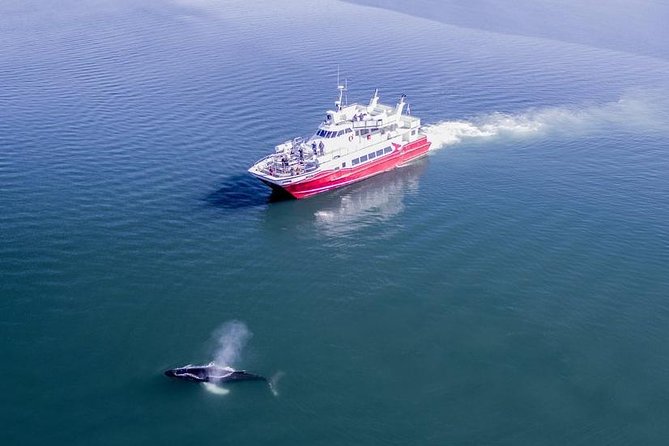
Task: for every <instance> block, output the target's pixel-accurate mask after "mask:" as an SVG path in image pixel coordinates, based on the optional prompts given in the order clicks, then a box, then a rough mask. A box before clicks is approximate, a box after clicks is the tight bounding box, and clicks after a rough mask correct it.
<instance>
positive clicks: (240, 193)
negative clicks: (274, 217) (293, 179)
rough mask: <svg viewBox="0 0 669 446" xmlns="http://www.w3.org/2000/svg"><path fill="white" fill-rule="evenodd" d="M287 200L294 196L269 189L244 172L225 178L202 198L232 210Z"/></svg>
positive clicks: (209, 202) (213, 205)
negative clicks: (217, 186)
mask: <svg viewBox="0 0 669 446" xmlns="http://www.w3.org/2000/svg"><path fill="white" fill-rule="evenodd" d="M288 200H294V198H293V197H291V196H290V194H288V193H286V192H281V191H270V190H269V189H268V188H267V186H265V185H264V184H262V183H261V182H260V181H258V180H257V179H255V178H253V177H252V176H250V175H248V174H246V173H244V174H239V175H235V176H232V177H228V178H226V179H225V180H223V182H222V183H221V184H220V186H219V188H218V189H217V190H215V191H214V192H211V193H210V194H209V195H207V196H206V197H205V198H204V201H205V202H206V203H207V204H208V205H209V206H212V207H216V208H220V209H233V210H234V209H244V208H252V207H257V206H263V205H267V204H270V203H277V202H280V201H288Z"/></svg>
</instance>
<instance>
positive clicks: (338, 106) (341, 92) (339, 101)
mask: <svg viewBox="0 0 669 446" xmlns="http://www.w3.org/2000/svg"><path fill="white" fill-rule="evenodd" d="M337 90H338V91H339V99H337V100H336V101H335V108H336V109H337V111H339V110H341V106H342V104H343V99H344V92H345V91H347V90H348V80H347V81H346V85H341V83H340V81H339V65H337Z"/></svg>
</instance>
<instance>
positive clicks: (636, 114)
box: [425, 93, 669, 150]
mask: <svg viewBox="0 0 669 446" xmlns="http://www.w3.org/2000/svg"><path fill="white" fill-rule="evenodd" d="M660 97H663V96H660ZM667 102H668V101H666V100H658V99H657V96H655V97H653V95H652V94H648V93H646V94H639V93H637V94H634V95H630V94H628V95H625V96H623V97H622V98H621V99H620V100H618V101H614V102H608V103H605V104H601V105H596V106H588V107H546V108H539V109H529V110H527V111H525V112H521V113H516V114H505V113H490V114H486V115H481V116H478V117H475V118H473V119H471V120H457V121H442V122H438V123H436V124H431V125H426V126H425V131H426V133H427V135H428V138H429V139H430V140H431V141H432V150H437V149H440V148H444V147H447V146H449V145H453V144H457V143H460V142H462V141H465V140H472V139H483V138H493V137H498V136H508V137H514V138H519V137H526V136H531V135H537V134H541V133H548V132H556V133H557V132H569V133H570V134H574V133H587V132H589V131H592V130H593V129H596V128H598V127H600V128H601V127H605V126H610V125H615V126H618V127H625V128H641V129H655V130H658V129H659V130H662V131H666V130H667V122H666V120H665V119H664V118H663V117H666V116H667V111H668V110H669V104H668V103H667Z"/></svg>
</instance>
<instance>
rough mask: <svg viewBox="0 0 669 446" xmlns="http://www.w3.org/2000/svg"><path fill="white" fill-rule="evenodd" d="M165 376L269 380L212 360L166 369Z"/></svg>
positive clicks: (196, 379) (214, 380)
mask: <svg viewBox="0 0 669 446" xmlns="http://www.w3.org/2000/svg"><path fill="white" fill-rule="evenodd" d="M165 376H169V377H170V378H178V379H183V380H185V381H194V382H206V383H215V384H216V383H224V382H234V381H267V378H265V377H264V376H260V375H256V374H254V373H249V372H247V371H245V370H235V369H233V368H232V367H220V366H217V365H216V364H214V363H213V362H210V363H209V364H207V365H192V364H189V365H187V366H184V367H177V368H174V369H169V370H166V371H165Z"/></svg>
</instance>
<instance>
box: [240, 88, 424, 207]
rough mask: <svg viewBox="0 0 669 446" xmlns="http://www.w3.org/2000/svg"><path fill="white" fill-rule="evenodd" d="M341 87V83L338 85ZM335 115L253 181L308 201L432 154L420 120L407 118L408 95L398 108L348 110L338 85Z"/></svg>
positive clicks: (283, 147)
mask: <svg viewBox="0 0 669 446" xmlns="http://www.w3.org/2000/svg"><path fill="white" fill-rule="evenodd" d="M337 83H338V84H339V82H337ZM337 89H338V91H339V96H338V99H337V100H336V101H335V107H334V110H328V111H326V113H325V119H324V120H323V122H321V124H320V125H319V126H318V129H317V130H316V132H315V133H314V134H313V136H311V137H310V138H307V139H305V138H301V137H298V138H295V139H292V140H288V141H285V142H283V143H281V144H279V145H277V146H276V147H275V150H274V153H272V154H270V155H267V156H266V157H264V158H262V159H260V160H259V161H257V162H256V163H255V164H254V165H253V166H251V168H250V169H249V170H248V171H249V173H250V174H251V175H253V176H254V177H256V178H258V179H259V180H260V181H262V182H263V183H265V184H267V185H268V186H270V187H271V188H272V189H274V190H277V191H283V192H287V193H288V194H290V195H292V196H293V197H295V198H298V199H300V198H307V197H311V196H313V195H317V194H320V193H323V192H328V191H331V190H334V189H337V188H340V187H343V186H348V185H350V184H353V183H356V182H358V181H362V180H365V179H367V178H370V177H372V176H374V175H377V174H380V173H383V172H388V171H390V170H393V169H395V168H398V167H401V166H403V165H406V164H408V163H410V162H412V161H414V160H416V159H417V158H420V157H422V156H424V155H426V154H427V152H428V150H429V149H430V144H431V142H430V141H429V140H428V138H427V135H426V134H425V132H424V131H423V130H422V128H421V122H420V118H418V117H416V116H412V115H411V113H410V110H408V111H407V112H406V113H405V112H404V109H405V106H406V95H404V94H402V95H401V96H400V98H399V101H398V102H397V104H396V105H395V106H394V107H393V106H388V105H383V104H381V103H379V91H378V89H377V90H375V91H374V94H373V95H372V98H371V99H370V101H369V103H368V104H358V103H353V104H345V103H344V98H345V96H344V93H345V92H346V91H347V87H346V86H343V85H338V86H337Z"/></svg>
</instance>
